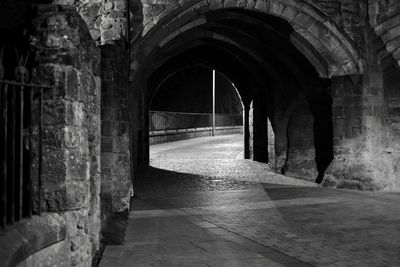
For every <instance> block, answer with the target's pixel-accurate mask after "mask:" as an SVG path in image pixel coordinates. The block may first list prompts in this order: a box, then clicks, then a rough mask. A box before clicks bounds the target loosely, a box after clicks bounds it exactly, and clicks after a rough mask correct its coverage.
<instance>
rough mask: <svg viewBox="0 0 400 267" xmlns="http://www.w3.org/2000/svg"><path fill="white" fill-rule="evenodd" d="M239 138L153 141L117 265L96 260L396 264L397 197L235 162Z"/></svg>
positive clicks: (399, 220) (187, 263)
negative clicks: (148, 165) (336, 186)
mask: <svg viewBox="0 0 400 267" xmlns="http://www.w3.org/2000/svg"><path fill="white" fill-rule="evenodd" d="M235 140H236V141H235ZM217 141H218V142H221V143H218V142H217ZM224 142H225V143H224ZM235 142H241V138H240V136H239V137H238V136H228V137H218V139H211V141H210V139H209V138H208V139H207V138H203V139H201V138H200V139H197V140H190V141H185V142H180V143H178V145H177V144H176V143H175V144H174V145H175V146H173V145H172V144H164V145H160V146H163V147H156V150H154V151H157V152H156V153H153V155H152V156H153V157H152V165H153V167H152V168H149V169H147V170H145V171H143V172H142V173H141V179H142V180H140V181H138V186H137V187H135V194H136V195H137V198H135V199H134V201H133V211H132V212H131V214H130V219H129V225H128V230H127V233H126V243H125V245H124V246H121V247H119V249H120V250H121V253H122V254H121V255H122V257H121V258H120V260H119V262H120V263H116V262H110V257H108V255H107V254H108V253H109V252H108V251H107V249H106V253H105V255H104V257H105V259H106V260H105V261H104V265H102V266H132V264H134V265H135V266H399V265H400V256H399V254H398V249H399V248H400V228H399V227H398V225H400V210H399V207H398V201H399V199H400V194H398V193H377V192H375V193H374V192H356V191H350V190H338V189H328V188H317V187H315V186H313V185H312V184H311V183H309V182H306V181H302V180H297V179H294V178H289V177H284V176H281V175H277V174H274V173H272V172H271V171H269V169H268V167H267V166H265V165H259V164H257V163H254V162H251V161H243V160H237V159H236V160H235V159H232V157H234V156H235V153H232V151H230V149H229V148H227V147H229V146H228V145H226V144H228V143H230V144H234V143H235ZM225 145H226V146H225ZM212 147H214V150H213V148H212ZM230 147H231V150H234V151H236V152H237V151H238V150H239V148H238V147H237V146H235V145H230ZM225 149H226V153H224V150H225ZM154 151H153V152H154ZM213 151H215V154H214V153H213ZM191 153H192V154H196V156H192V158H191V159H187V158H185V156H184V155H189V154H191ZM165 155H168V157H165ZM175 156H176V157H175ZM207 156H210V157H211V158H213V159H212V160H206V157H207ZM193 158H195V159H193ZM235 161H239V163H235ZM226 162H228V163H229V164H230V165H229V164H228V165H229V167H226V166H224V164H225V163H226ZM155 166H158V167H162V168H169V169H168V170H162V169H155ZM210 166H214V168H210ZM243 166H246V167H243ZM180 168H181V169H180ZM224 173H225V175H224ZM139 179H140V178H139ZM112 253H113V254H114V255H115V253H117V252H115V251H113V252H112ZM107 264H108V265H107Z"/></svg>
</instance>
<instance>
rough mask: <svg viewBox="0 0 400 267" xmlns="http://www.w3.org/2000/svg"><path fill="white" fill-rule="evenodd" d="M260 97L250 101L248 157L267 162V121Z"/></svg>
mask: <svg viewBox="0 0 400 267" xmlns="http://www.w3.org/2000/svg"><path fill="white" fill-rule="evenodd" d="M264 105H265V104H264V103H263V101H262V99H260V98H257V99H254V100H253V101H252V102H251V103H250V110H249V126H250V130H249V132H250V158H251V159H252V160H255V161H259V162H264V163H267V162H268V121H267V114H266V111H265V109H264Z"/></svg>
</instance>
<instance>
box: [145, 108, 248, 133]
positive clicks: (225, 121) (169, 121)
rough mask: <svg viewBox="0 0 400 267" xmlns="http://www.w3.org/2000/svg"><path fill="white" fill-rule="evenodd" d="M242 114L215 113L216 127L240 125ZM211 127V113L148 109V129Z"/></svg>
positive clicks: (165, 129)
mask: <svg viewBox="0 0 400 267" xmlns="http://www.w3.org/2000/svg"><path fill="white" fill-rule="evenodd" d="M242 124H243V116H242V114H215V126H216V127H231V126H242ZM207 127H212V113H188V112H169V111H153V110H152V111H150V112H149V130H150V132H154V131H167V130H181V129H196V128H207Z"/></svg>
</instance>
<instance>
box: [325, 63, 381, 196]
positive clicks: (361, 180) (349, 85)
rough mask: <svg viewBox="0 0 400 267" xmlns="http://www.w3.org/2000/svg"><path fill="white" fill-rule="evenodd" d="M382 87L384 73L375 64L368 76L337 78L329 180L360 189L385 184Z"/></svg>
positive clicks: (368, 188) (334, 88) (334, 80)
mask: <svg viewBox="0 0 400 267" xmlns="http://www.w3.org/2000/svg"><path fill="white" fill-rule="evenodd" d="M381 89H382V76H381V73H380V71H379V70H377V69H376V68H372V67H369V69H368V70H367V73H366V74H364V76H348V77H335V78H333V83H332V90H333V106H332V116H333V136H334V138H333V142H334V154H335V157H334V161H333V162H332V163H331V165H330V167H329V168H328V170H327V173H328V175H327V177H326V181H325V183H326V184H329V185H331V186H336V187H338V188H352V189H359V190H377V189H380V188H381V183H380V180H382V179H384V176H385V165H384V162H382V163H383V164H376V163H377V161H378V158H379V155H380V154H381V153H382V151H384V146H385V138H384V131H383V115H384V114H383V112H382V111H383V107H384V101H383V96H382V93H383V90H381ZM378 165H380V166H378Z"/></svg>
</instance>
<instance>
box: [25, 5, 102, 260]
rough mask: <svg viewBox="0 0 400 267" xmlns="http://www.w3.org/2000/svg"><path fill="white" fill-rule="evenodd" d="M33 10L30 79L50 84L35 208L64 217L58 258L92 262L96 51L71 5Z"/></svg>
mask: <svg viewBox="0 0 400 267" xmlns="http://www.w3.org/2000/svg"><path fill="white" fill-rule="evenodd" d="M38 12H39V17H38V18H37V19H36V20H35V22H34V28H35V30H36V33H37V34H36V35H35V36H33V37H32V41H33V43H34V46H35V48H36V60H37V63H38V66H37V68H36V70H35V71H34V75H33V76H34V77H33V81H34V82H35V83H38V84H43V83H47V84H52V85H53V88H52V89H50V90H48V91H46V92H45V94H44V96H43V117H42V121H43V173H42V199H43V202H42V206H41V207H40V208H41V210H42V211H43V212H47V213H58V214H60V215H61V216H62V217H63V218H64V220H65V222H66V226H67V233H66V240H65V241H63V242H64V243H63V244H62V245H61V248H60V250H58V251H54V253H55V254H57V255H64V260H63V262H62V264H63V265H68V266H75V265H79V266H91V263H92V258H93V255H94V254H95V253H96V252H97V250H98V249H99V242H100V236H99V232H100V223H99V218H100V209H99V185H100V177H99V173H100V169H99V168H100V80H99V58H100V55H99V51H98V48H97V47H96V45H95V43H94V41H93V40H92V39H91V36H90V33H89V31H88V29H87V26H86V24H85V22H84V21H83V20H82V19H81V17H80V16H79V15H78V14H77V13H76V11H75V8H67V7H64V6H56V5H45V6H39V8H38ZM37 186H38V184H35V187H36V188H37ZM36 193H37V192H36ZM54 264H55V265H56V263H54ZM57 264H58V263H57ZM60 264H61V263H60Z"/></svg>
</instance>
